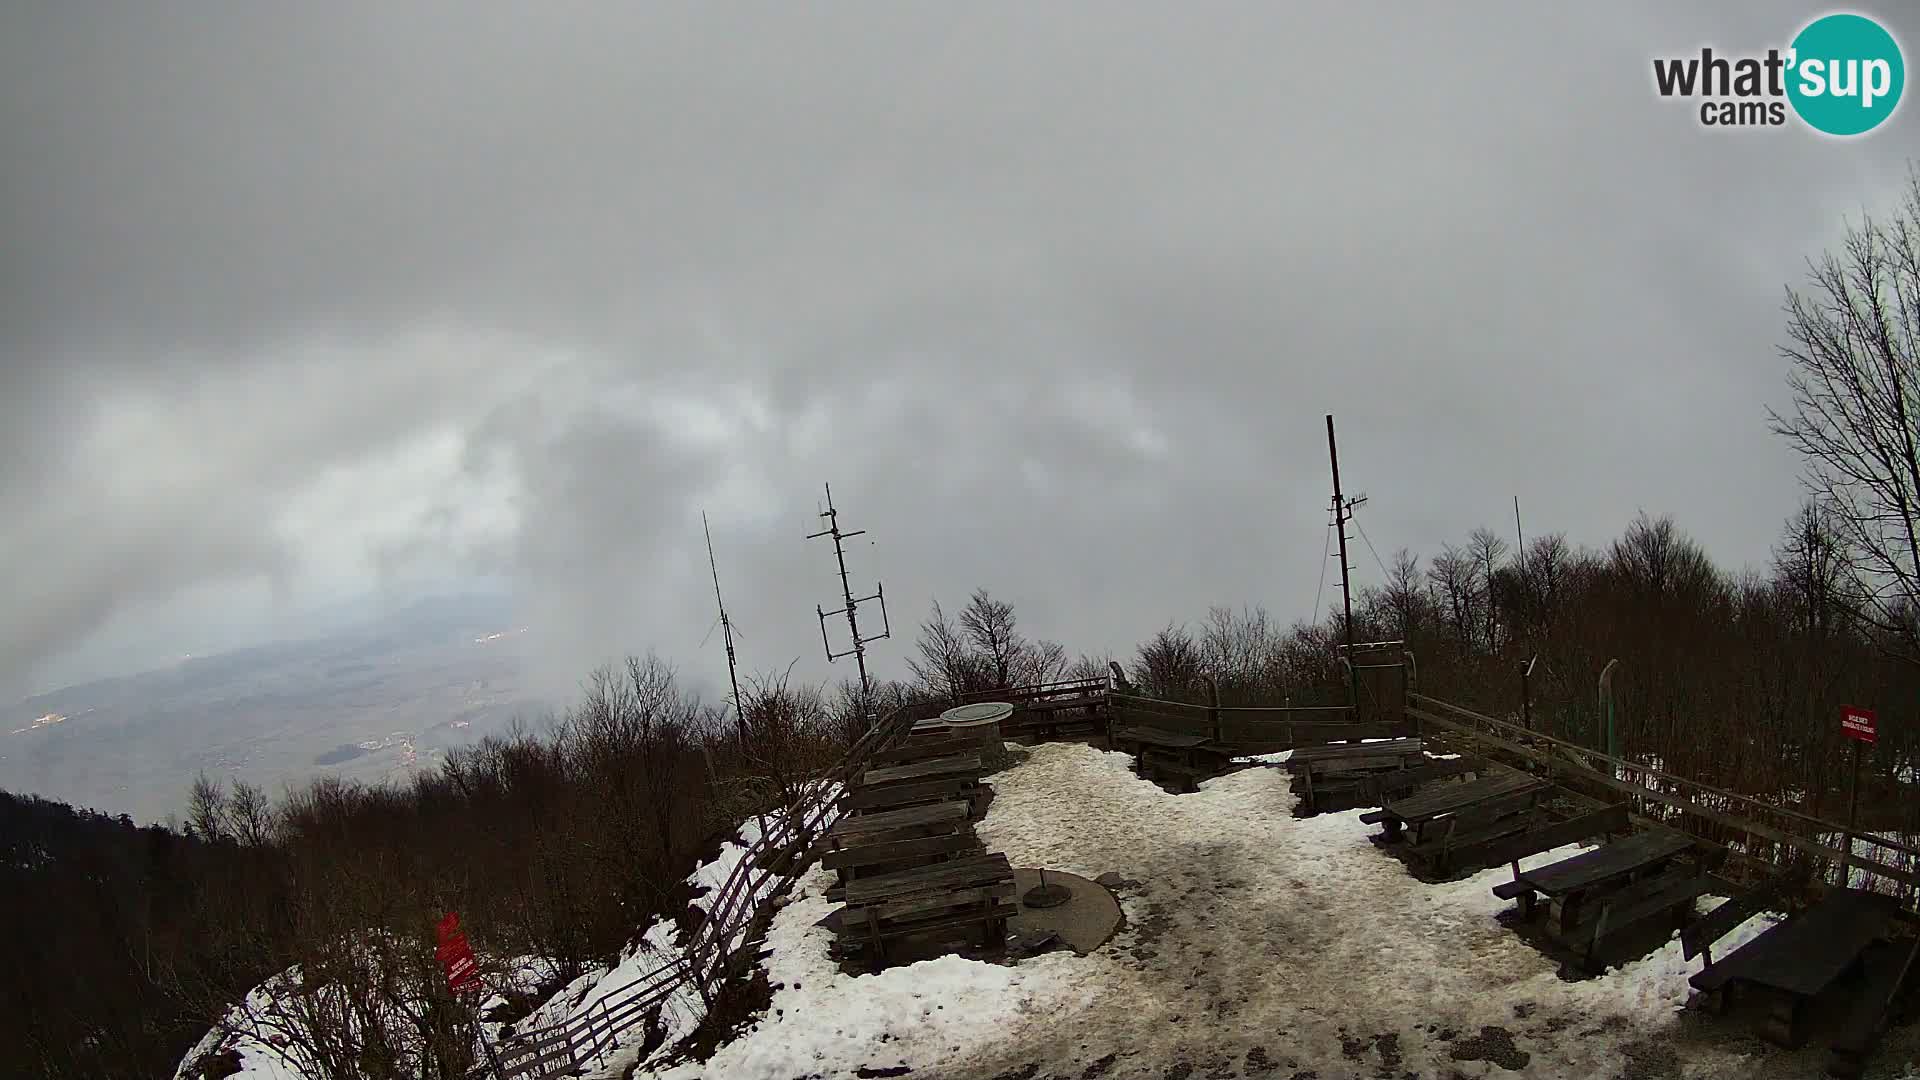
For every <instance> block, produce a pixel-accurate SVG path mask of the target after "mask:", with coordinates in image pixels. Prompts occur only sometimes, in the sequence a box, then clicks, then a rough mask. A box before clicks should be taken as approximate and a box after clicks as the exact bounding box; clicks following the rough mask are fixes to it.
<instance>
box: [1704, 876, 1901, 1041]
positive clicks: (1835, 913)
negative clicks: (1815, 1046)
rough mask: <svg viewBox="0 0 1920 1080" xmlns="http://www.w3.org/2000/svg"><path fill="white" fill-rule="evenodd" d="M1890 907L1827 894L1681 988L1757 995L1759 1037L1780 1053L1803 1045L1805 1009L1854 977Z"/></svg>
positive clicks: (1861, 897) (1845, 892)
mask: <svg viewBox="0 0 1920 1080" xmlns="http://www.w3.org/2000/svg"><path fill="white" fill-rule="evenodd" d="M1894 910H1896V905H1895V904H1894V903H1893V901H1892V900H1891V899H1890V898H1888V897H1885V896H1880V895H1877V894H1874V893H1868V892H1863V891H1861V890H1858V889H1833V890H1831V891H1829V892H1828V893H1827V894H1826V896H1824V897H1822V898H1821V899H1820V902H1819V903H1817V904H1815V905H1814V906H1813V907H1811V908H1809V909H1807V910H1806V911H1804V912H1802V913H1801V914H1799V915H1796V916H1794V917H1793V918H1791V919H1788V920H1787V921H1786V922H1783V923H1776V924H1775V925H1773V926H1770V927H1768V928H1767V929H1766V930H1765V931H1763V932H1762V933H1761V934H1760V936H1759V937H1756V938H1754V939H1753V940H1752V941H1749V942H1747V943H1746V944H1745V945H1742V946H1741V947H1740V948H1738V949H1735V950H1734V951H1733V952H1732V953H1731V954H1729V955H1728V956H1727V957H1726V958H1724V959H1722V960H1721V961H1720V962H1719V963H1716V964H1714V965H1713V966H1711V967H1709V968H1707V969H1706V970H1705V971H1702V972H1699V973H1698V974H1696V975H1694V976H1693V977H1692V978H1691V979H1689V980H1688V982H1689V983H1690V984H1691V985H1692V986H1693V988H1694V989H1695V990H1699V991H1701V992H1702V993H1705V994H1715V993H1718V994H1720V995H1721V997H1722V999H1723V1000H1724V997H1725V994H1726V991H1727V990H1729V989H1731V988H1732V987H1733V986H1734V985H1735V984H1742V985H1748V986H1755V987H1761V988H1765V989H1767V990H1769V991H1771V992H1772V994H1773V1002H1772V1009H1771V1012H1770V1014H1769V1017H1768V1020H1767V1023H1766V1025H1765V1026H1764V1027H1762V1029H1761V1035H1762V1036H1763V1037H1764V1038H1766V1039H1768V1040H1769V1041H1771V1042H1774V1043H1776V1044H1778V1045H1781V1046H1786V1047H1798V1046H1800V1045H1802V1044H1803V1043H1805V1041H1806V1032H1805V1027H1804V1023H1803V1020H1804V1017H1805V1014H1806V1003H1807V1002H1808V1001H1809V1000H1810V999H1812V998H1813V997H1815V996H1816V995H1818V994H1820V993H1821V992H1822V991H1824V990H1825V989H1826V988H1827V987H1828V986H1829V985H1831V984H1832V983H1833V982H1834V980H1836V979H1839V978H1841V977H1842V976H1844V975H1846V974H1847V973H1848V972H1850V971H1852V970H1854V969H1855V968H1856V967H1857V966H1858V965H1859V963H1860V959H1861V956H1862V954H1863V953H1865V952H1866V951H1867V950H1868V948H1869V947H1870V946H1872V945H1873V943H1874V942H1875V941H1876V940H1878V939H1879V938H1880V937H1881V936H1882V935H1883V934H1884V933H1885V932H1886V929H1887V926H1888V924H1889V922H1890V921H1891V919H1892V917H1893V912H1894Z"/></svg>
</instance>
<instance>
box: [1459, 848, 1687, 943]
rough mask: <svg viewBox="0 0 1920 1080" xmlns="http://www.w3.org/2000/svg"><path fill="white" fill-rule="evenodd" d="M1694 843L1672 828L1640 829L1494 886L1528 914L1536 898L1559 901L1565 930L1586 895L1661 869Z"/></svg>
mask: <svg viewBox="0 0 1920 1080" xmlns="http://www.w3.org/2000/svg"><path fill="white" fill-rule="evenodd" d="M1692 846H1693V840H1692V839H1691V838H1689V837H1687V836H1683V835H1682V834H1680V833H1677V832H1673V831H1671V830H1668V829H1654V830H1650V831H1648V832H1642V833H1635V834H1633V835H1632V836H1629V837H1626V838H1625V839H1621V840H1615V841H1614V842H1612V843H1610V844H1602V845H1601V846H1599V847H1597V848H1594V849H1593V850H1591V851H1583V852H1581V853H1580V854H1578V855H1573V856H1570V857H1568V858H1565V859H1561V860H1560V861H1559V862H1556V863H1549V864H1547V865H1546V866H1536V867H1534V868H1533V869H1531V870H1521V871H1519V872H1518V873H1516V874H1514V875H1513V881H1511V882H1509V883H1508V884H1506V885H1502V886H1499V887H1498V888H1496V889H1494V895H1495V896H1498V897H1500V898H1502V899H1518V900H1519V901H1520V913H1521V915H1522V917H1525V918H1531V917H1532V915H1533V910H1534V904H1535V902H1536V897H1542V896H1543V897H1546V898H1547V899H1548V900H1551V901H1555V902H1557V903H1558V904H1559V909H1560V910H1559V928H1560V929H1561V930H1562V931H1563V932H1565V931H1567V930H1570V929H1571V928H1572V927H1573V926H1574V925H1575V924H1576V923H1577V922H1578V921H1579V919H1580V914H1581V911H1580V909H1581V907H1582V904H1583V902H1584V900H1585V898H1586V897H1588V896H1590V895H1593V894H1595V893H1598V892H1601V891H1603V890H1605V889H1607V888H1610V887H1612V886H1614V885H1617V884H1620V883H1621V882H1625V881H1628V880H1630V879H1632V878H1634V877H1636V876H1644V875H1646V874H1649V873H1653V872H1656V871H1659V870H1661V869H1663V868H1665V867H1666V865H1667V864H1668V863H1669V862H1671V861H1672V860H1673V858H1674V856H1676V855H1679V854H1680V853H1681V852H1684V851H1686V850H1687V849H1688V848H1690V847H1692ZM1686 899H1687V900H1691V899H1692V897H1691V896H1688V897H1686ZM1676 902H1677V901H1676Z"/></svg>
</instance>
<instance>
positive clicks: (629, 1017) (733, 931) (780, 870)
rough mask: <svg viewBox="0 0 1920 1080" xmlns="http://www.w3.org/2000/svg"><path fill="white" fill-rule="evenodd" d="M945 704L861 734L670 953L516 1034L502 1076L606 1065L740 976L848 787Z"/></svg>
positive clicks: (907, 712) (912, 709)
mask: <svg viewBox="0 0 1920 1080" xmlns="http://www.w3.org/2000/svg"><path fill="white" fill-rule="evenodd" d="M943 707H944V705H943V704H928V705H906V706H902V707H901V708H898V709H895V710H894V711H892V712H891V713H888V714H887V716H886V717H885V718H883V719H882V720H881V721H880V722H879V723H878V724H875V725H874V726H873V727H872V728H871V729H869V730H868V731H867V732H866V733H865V734H864V735H862V736H861V737H860V738H859V739H858V740H856V741H855V742H854V744H853V746H852V747H850V748H849V749H848V750H847V752H846V754H845V755H844V756H842V757H841V759H840V760H839V761H838V762H836V763H835V764H834V765H833V766H832V767H831V768H829V769H828V770H826V771H825V772H824V773H823V774H821V775H820V776H819V777H816V778H814V779H813V780H812V781H811V782H809V783H807V784H806V785H804V786H803V788H802V794H801V797H800V799H799V800H798V802H797V804H796V805H795V806H793V807H791V808H789V809H788V813H787V817H786V821H785V825H784V827H783V829H782V830H781V831H779V832H776V833H775V834H774V835H771V836H762V837H761V838H760V839H759V840H758V841H757V842H756V843H754V844H753V845H752V846H751V847H750V848H749V849H748V850H747V851H746V852H745V853H744V854H743V855H742V856H741V858H740V860H739V861H738V862H737V863H736V864H735V865H734V868H733V871H732V872H731V873H730V874H728V875H727V878H726V880H725V881H724V882H722V883H721V885H720V887H719V888H718V889H716V890H714V892H713V893H712V895H711V896H709V897H707V898H706V900H707V907H706V911H705V913H704V915H703V916H702V918H701V920H700V923H699V925H698V926H696V927H695V928H694V930H693V932H692V933H691V934H689V935H688V939H687V942H686V943H685V944H684V945H681V946H680V947H678V948H677V949H676V951H675V955H674V956H673V957H672V958H671V959H669V960H667V961H665V962H664V963H662V964H660V965H659V966H657V967H655V968H653V969H652V970H650V971H648V972H646V973H645V974H643V975H640V976H639V977H637V978H635V979H632V980H630V981H628V982H626V983H624V984H622V985H620V986H617V987H615V988H614V989H612V990H610V991H608V992H607V993H605V994H603V995H601V996H600V998H599V999H598V1000H597V1001H595V1002H594V1003H593V1005H592V1006H590V1007H589V1008H588V1009H587V1010H586V1011H585V1012H584V1013H579V1014H576V1015H573V1016H570V1017H568V1018H567V1019H566V1020H565V1021H562V1022H560V1023H557V1024H550V1025H547V1026H545V1027H540V1028H535V1029H533V1030H530V1031H525V1032H520V1033H518V1034H516V1035H515V1036H513V1037H512V1038H510V1039H509V1040H507V1041H506V1042H505V1044H504V1045H503V1046H501V1047H500V1048H499V1051H498V1056H499V1060H500V1075H501V1077H502V1078H503V1080H517V1078H522V1077H526V1078H532V1080H541V1078H544V1077H551V1076H559V1075H562V1074H564V1073H569V1072H573V1071H576V1070H578V1069H581V1068H583V1067H584V1066H586V1064H587V1063H588V1062H589V1061H590V1060H591V1061H596V1062H598V1061H602V1060H604V1058H605V1056H606V1054H607V1052H608V1051H609V1050H612V1049H614V1048H615V1047H617V1046H618V1045H619V1039H620V1036H621V1035H623V1034H625V1033H626V1032H628V1031H631V1030H633V1029H634V1028H636V1027H639V1026H641V1025H642V1024H643V1023H645V1021H646V1019H647V1017H648V1016H649V1015H651V1014H652V1013H653V1011H654V1010H655V1009H657V1008H659V1007H660V1006H661V1005H662V1004H664V1003H666V1002H667V1001H668V999H669V998H671V997H672V996H673V995H674V994H675V993H677V992H678V991H680V990H681V989H683V988H688V987H691V988H693V989H694V990H695V991H696V992H697V993H698V994H699V995H700V996H701V997H702V998H703V999H704V998H706V997H707V996H708V995H709V994H710V993H711V991H712V989H713V988H714V987H716V986H717V985H718V984H719V983H720V982H721V981H723V980H724V979H726V978H728V977H730V976H732V975H733V974H735V973H736V972H737V969H738V966H739V964H740V962H741V960H742V958H743V957H744V956H746V955H749V954H748V953H747V951H746V950H743V949H742V948H741V946H742V945H744V944H745V939H746V938H747V936H748V933H749V931H750V930H751V929H752V925H753V921H754V919H755V918H756V917H758V916H759V915H760V914H761V912H762V905H763V903H764V901H765V900H766V899H767V898H768V897H769V896H770V895H772V894H773V892H775V891H777V890H778V887H784V885H786V884H791V882H792V881H793V880H794V879H796V878H797V877H798V876H799V875H800V873H801V872H802V871H804V870H805V869H806V867H807V866H808V865H810V863H811V861H812V860H811V854H812V851H811V848H812V847H813V845H814V844H816V843H817V842H818V840H819V838H820V837H821V836H822V835H823V834H824V833H825V832H826V830H828V829H830V828H832V827H833V823H834V821H835V820H837V819H838V817H839V804H838V799H839V794H840V791H841V789H842V787H843V786H844V785H845V784H846V783H847V782H848V781H849V780H851V779H852V778H854V777H855V776H857V775H858V774H859V772H860V771H861V770H862V769H864V768H865V767H866V765H867V762H868V760H869V759H870V758H872V756H873V755H874V754H876V753H878V752H879V751H881V750H884V749H887V748H888V747H891V746H893V745H895V744H897V743H898V742H900V741H901V740H902V739H904V738H905V737H906V734H907V732H908V730H909V729H911V728H912V726H913V724H914V722H915V721H917V720H921V719H924V718H926V717H928V716H934V715H937V714H938V713H939V712H940V711H941V709H942V708H943ZM770 886H774V887H772V888H770Z"/></svg>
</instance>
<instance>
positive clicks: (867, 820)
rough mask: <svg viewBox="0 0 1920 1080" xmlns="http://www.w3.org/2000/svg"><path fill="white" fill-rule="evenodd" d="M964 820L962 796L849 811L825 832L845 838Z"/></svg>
mask: <svg viewBox="0 0 1920 1080" xmlns="http://www.w3.org/2000/svg"><path fill="white" fill-rule="evenodd" d="M966 820H967V803H966V801H965V800H963V799H959V800H954V801H952V802H943V803H929V804H927V805H926V806H912V807H908V808H907V809H904V810H882V811H879V812H877V813H871V814H849V815H847V816H846V817H843V818H841V819H840V820H839V821H837V822H834V825H833V828H831V829H829V830H827V835H828V836H830V837H832V838H834V839H836V840H849V839H852V838H854V837H857V836H863V835H866V834H868V833H879V832H886V831H888V830H890V829H905V828H913V827H916V826H921V825H941V824H949V823H951V824H954V825H960V824H964V823H965V822H966ZM842 846H845V845H844V844H843V845H842Z"/></svg>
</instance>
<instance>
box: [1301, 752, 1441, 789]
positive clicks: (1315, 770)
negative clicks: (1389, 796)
mask: <svg viewBox="0 0 1920 1080" xmlns="http://www.w3.org/2000/svg"><path fill="white" fill-rule="evenodd" d="M1422 760H1425V759H1423V758H1421V757H1420V756H1419V755H1418V754H1411V755H1408V756H1405V757H1385V756H1381V757H1364V758H1336V759H1334V760H1332V761H1315V762H1310V763H1309V764H1308V766H1307V768H1306V769H1303V770H1302V772H1311V773H1312V774H1313V779H1314V783H1316V784H1317V783H1319V782H1320V781H1321V780H1322V779H1323V778H1324V779H1330V780H1339V779H1342V778H1347V777H1363V776H1379V775H1381V774H1382V773H1395V772H1405V771H1407V769H1408V768H1409V767H1410V766H1412V765H1413V763H1415V762H1418V761H1422Z"/></svg>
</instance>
